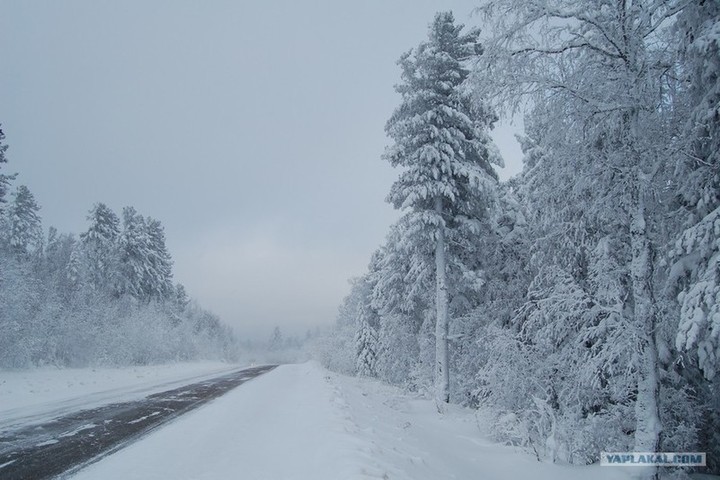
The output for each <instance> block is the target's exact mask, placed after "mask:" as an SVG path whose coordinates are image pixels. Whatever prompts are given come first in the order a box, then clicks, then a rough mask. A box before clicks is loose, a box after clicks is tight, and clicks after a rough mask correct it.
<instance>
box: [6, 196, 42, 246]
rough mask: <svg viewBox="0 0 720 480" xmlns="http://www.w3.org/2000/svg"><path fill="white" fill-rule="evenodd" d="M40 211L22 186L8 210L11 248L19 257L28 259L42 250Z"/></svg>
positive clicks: (33, 199) (32, 197)
mask: <svg viewBox="0 0 720 480" xmlns="http://www.w3.org/2000/svg"><path fill="white" fill-rule="evenodd" d="M39 211H40V206H39V205H38V204H37V202H36V201H35V197H34V196H33V194H32V193H31V192H30V190H29V189H28V188H27V187H26V186H25V185H20V186H19V187H18V188H17V191H16V192H15V194H14V198H13V201H12V204H11V205H10V208H9V209H8V224H9V243H10V248H11V249H12V251H13V252H14V253H15V254H16V255H18V256H19V257H27V256H28V255H30V254H32V253H34V252H37V251H38V250H39V249H41V248H42V243H43V232H42V225H41V223H40V215H39V214H38V212H39Z"/></svg>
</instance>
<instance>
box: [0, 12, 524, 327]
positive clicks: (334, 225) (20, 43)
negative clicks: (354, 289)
mask: <svg viewBox="0 0 720 480" xmlns="http://www.w3.org/2000/svg"><path fill="white" fill-rule="evenodd" d="M476 3H477V2H474V1H467V0H465V1H461V0H457V1H420V0H402V1H400V0H373V1H355V2H345V1H338V0H325V1H301V0H282V1H273V0H267V1H266V0H263V1H235V0H232V1H231V0H228V1H220V0H212V1H192V2H190V1H178V0H168V1H158V0H143V1H128V0H123V1H121V2H120V1H109V0H108V1H102V0H87V1H32V0H29V1H19V0H0V45H1V46H2V47H1V48H0V123H2V125H3V130H4V131H5V134H6V143H8V144H9V145H10V150H9V151H8V152H7V153H8V158H9V164H8V165H7V167H6V171H8V172H18V173H19V176H18V179H17V181H16V183H18V184H26V185H28V187H29V188H30V190H31V191H32V192H33V193H34V194H35V196H36V198H37V200H38V202H39V203H40V205H41V207H42V210H41V215H42V217H43V223H44V225H45V227H46V228H47V227H48V226H51V225H52V226H55V227H57V228H58V229H59V230H60V231H62V232H75V233H78V232H81V231H83V230H84V229H85V228H86V218H85V217H86V215H87V211H88V210H89V209H90V207H91V206H92V205H93V203H95V202H98V201H102V202H105V203H107V204H108V205H109V206H110V207H111V208H113V209H114V210H115V211H116V212H117V213H120V211H121V209H122V207H124V206H126V205H132V206H134V207H135V208H136V209H137V210H138V211H139V212H140V213H142V214H143V215H146V216H151V217H154V218H157V219H159V220H160V221H161V222H162V223H163V225H164V226H165V230H166V234H167V238H168V247H169V249H170V252H171V254H172V256H173V258H174V261H175V280H176V281H178V282H181V283H183V284H184V285H185V286H186V287H187V289H188V291H189V293H190V294H191V296H193V297H194V298H196V299H197V300H198V301H199V302H200V303H201V304H202V305H203V306H204V307H206V308H208V309H210V310H212V311H214V312H216V313H217V314H219V315H220V316H221V317H222V318H223V320H224V321H225V322H227V323H228V324H230V325H233V326H235V327H236V328H237V329H238V331H239V332H240V333H241V334H246V335H249V336H252V337H255V338H267V337H268V336H269V334H270V331H271V330H272V328H273V327H274V326H275V325H279V326H280V327H281V328H282V329H283V330H284V331H286V332H287V333H301V332H303V331H304V330H305V329H307V328H308V327H310V326H313V325H320V324H327V323H329V322H332V321H333V320H334V317H335V314H336V312H337V307H338V304H339V303H340V301H341V300H342V297H343V296H344V295H345V294H347V292H348V290H349V287H348V283H347V280H348V278H350V277H352V276H357V275H360V274H362V273H363V272H364V271H365V267H366V265H367V263H368V260H369V258H370V254H371V253H372V251H373V250H375V249H376V248H377V247H378V246H379V245H380V244H381V243H382V241H383V239H384V237H385V234H386V232H387V229H388V226H389V225H390V224H391V223H392V222H393V221H394V219H395V218H397V213H396V212H394V211H393V210H392V208H391V207H390V206H389V205H388V204H386V203H385V202H384V198H385V196H386V194H387V192H388V190H389V188H390V185H391V183H392V181H393V179H394V178H395V176H396V175H397V173H398V172H395V171H393V170H392V169H391V168H390V166H389V165H387V164H386V162H384V161H383V160H382V159H381V154H382V151H383V148H384V147H385V145H387V144H388V140H387V139H386V137H385V134H384V130H383V128H384V125H385V122H386V121H387V119H388V117H389V116H390V113H391V112H392V110H393V109H394V108H395V107H396V106H397V105H398V103H399V97H398V95H397V94H396V93H395V92H394V90H393V85H394V84H395V83H397V82H398V81H399V76H400V75H399V73H400V72H399V68H398V66H397V65H396V63H395V62H396V60H397V59H398V57H399V56H400V55H401V54H402V53H403V52H404V51H406V50H408V49H410V48H412V47H414V46H415V45H417V44H418V43H419V42H420V41H422V40H423V39H425V38H426V36H427V25H428V23H429V22H430V21H431V20H432V17H433V15H434V13H435V12H436V11H438V10H448V9H450V10H453V11H454V13H455V16H456V19H458V21H460V22H462V23H465V24H466V25H476V24H477V22H478V20H477V19H476V18H474V17H470V12H471V11H472V9H473V7H474V6H475V5H476ZM512 131H513V127H503V128H501V129H499V131H498V132H497V135H496V136H497V140H498V145H499V147H500V149H501V151H502V152H503V154H504V155H505V157H506V163H507V164H508V168H507V169H506V171H504V172H501V176H502V177H503V178H507V177H508V176H509V175H510V174H514V173H515V172H517V171H518V169H519V168H520V167H519V165H520V152H519V148H518V146H517V144H516V143H515V142H514V140H513V139H512V135H511V133H512Z"/></svg>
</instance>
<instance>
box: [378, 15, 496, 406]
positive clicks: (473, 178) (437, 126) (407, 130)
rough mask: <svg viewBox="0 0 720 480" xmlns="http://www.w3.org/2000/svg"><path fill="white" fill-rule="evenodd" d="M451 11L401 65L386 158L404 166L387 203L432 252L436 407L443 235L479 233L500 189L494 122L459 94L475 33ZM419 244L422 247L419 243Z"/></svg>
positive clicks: (444, 387) (445, 316)
mask: <svg viewBox="0 0 720 480" xmlns="http://www.w3.org/2000/svg"><path fill="white" fill-rule="evenodd" d="M462 29H463V26H462V25H456V24H455V19H454V17H453V15H452V13H450V12H443V13H438V14H437V15H436V16H435V19H434V21H433V22H432V24H431V25H430V29H429V39H428V41H426V42H423V43H421V44H420V45H419V46H418V47H417V48H416V49H414V50H411V51H410V52H408V53H406V54H404V55H403V56H402V57H401V58H400V61H399V65H400V67H401V68H402V83H401V84H400V85H398V86H397V87H396V90H397V91H398V93H400V94H401V96H402V103H401V105H400V107H399V108H398V109H397V110H396V111H395V112H394V113H393V115H392V116H391V118H390V120H389V121H388V123H387V126H386V132H387V134H388V135H389V136H390V138H392V139H393V140H394V144H393V145H392V146H391V147H389V148H388V149H387V151H386V153H385V158H386V159H387V160H388V161H389V162H390V164H391V165H392V166H394V167H402V168H403V171H402V173H401V174H400V178H399V179H398V180H397V181H396V182H395V183H394V184H393V186H392V189H391V191H390V194H389V196H388V201H389V202H390V203H392V204H393V206H395V208H397V209H401V210H405V211H407V212H408V215H409V216H410V217H411V218H412V220H411V221H410V224H411V225H412V226H413V228H412V229H410V230H408V231H406V232H405V234H406V235H407V236H412V237H416V241H415V242H414V243H416V244H420V243H423V242H425V243H428V242H429V243H430V244H432V245H433V246H434V249H433V250H434V255H433V256H434V263H435V284H436V285H435V309H436V319H435V390H436V391H435V394H436V402H437V404H438V408H439V409H441V408H442V404H444V403H447V402H449V400H450V389H449V356H448V328H449V321H450V319H449V311H448V305H449V286H448V281H447V279H448V265H449V262H448V245H447V239H448V236H452V235H453V234H454V233H455V232H456V231H459V230H463V229H468V230H470V231H477V228H478V217H481V216H482V213H483V211H484V209H485V208H486V206H487V202H488V200H489V199H490V198H491V197H492V195H491V194H490V192H491V191H492V190H493V189H494V186H495V184H496V182H497V175H496V174H495V172H494V170H493V168H492V166H491V163H492V162H493V161H496V162H497V163H501V162H500V161H499V157H498V156H497V155H494V154H493V152H495V150H494V148H493V147H492V144H491V141H490V139H489V137H488V134H487V129H488V128H490V127H491V125H492V123H493V122H494V120H495V117H494V115H492V114H491V113H490V112H489V111H487V110H486V109H483V108H478V107H477V105H475V104H474V103H473V102H472V101H471V98H470V97H469V95H467V94H466V93H465V91H464V90H463V88H462V87H463V83H464V81H465V80H466V78H467V77H468V70H467V68H466V67H465V66H464V62H465V61H466V60H468V59H469V58H472V57H473V56H475V55H476V54H477V53H479V51H480V50H479V46H478V36H479V32H478V31H470V32H467V33H462ZM418 237H420V238H422V240H417V238H418Z"/></svg>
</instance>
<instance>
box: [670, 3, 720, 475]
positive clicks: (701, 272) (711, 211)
mask: <svg viewBox="0 0 720 480" xmlns="http://www.w3.org/2000/svg"><path fill="white" fill-rule="evenodd" d="M676 33H677V35H678V37H679V38H678V45H679V46H680V54H681V55H680V64H681V68H680V72H682V73H683V74H684V76H683V80H685V85H686V88H685V90H684V92H683V95H682V99H681V100H682V102H681V105H683V106H687V108H688V114H687V122H686V123H685V125H684V127H685V128H684V132H683V135H682V139H683V141H682V144H681V146H680V150H681V153H680V155H678V157H677V166H676V179H677V182H676V186H677V200H678V202H677V203H678V214H677V215H676V217H677V218H680V219H682V221H683V223H682V225H681V228H680V229H679V231H678V234H677V238H676V240H675V242H674V248H672V250H671V252H670V256H671V259H672V260H673V261H674V264H673V269H672V274H671V275H670V276H669V278H668V287H669V288H668V289H667V293H669V294H670V295H669V296H671V297H675V296H677V299H678V301H679V307H680V311H679V324H678V329H677V334H676V338H675V345H676V347H677V349H678V350H679V351H681V352H687V353H686V358H685V362H684V365H685V366H686V371H685V372H684V373H685V375H686V376H687V371H690V370H692V369H693V368H695V367H697V368H699V369H700V371H701V372H702V374H703V376H704V377H705V379H707V381H706V382H703V381H702V380H700V379H698V378H694V377H690V381H691V382H692V381H693V380H694V382H693V384H692V385H691V387H690V388H692V389H693V391H694V395H693V396H694V398H697V400H698V401H697V405H698V406H699V407H700V408H697V410H698V411H700V412H702V414H703V418H702V422H700V438H701V440H700V441H701V444H700V448H699V450H701V451H706V452H708V467H709V469H710V471H714V472H718V471H720V408H719V401H718V399H719V398H720V386H719V382H718V381H717V379H718V373H719V372H720V306H719V305H720V3H718V2H713V1H696V2H689V4H688V5H687V6H686V7H685V9H684V10H683V12H681V13H680V15H679V16H678V22H677V26H676Z"/></svg>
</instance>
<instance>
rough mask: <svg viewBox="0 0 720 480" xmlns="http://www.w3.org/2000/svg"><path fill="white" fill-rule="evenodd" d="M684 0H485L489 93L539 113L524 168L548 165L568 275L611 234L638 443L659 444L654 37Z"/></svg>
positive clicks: (664, 116) (664, 79) (665, 97)
mask: <svg viewBox="0 0 720 480" xmlns="http://www.w3.org/2000/svg"><path fill="white" fill-rule="evenodd" d="M685 4H686V2H680V1H677V2H674V1H659V0H658V1H656V0H636V1H633V0H618V1H605V0H590V1H584V2H575V1H568V0H530V1H527V2H523V3H522V4H518V3H517V2H512V1H508V0H499V1H492V2H488V3H487V4H486V6H485V7H484V9H485V12H486V13H488V15H489V16H490V17H492V19H493V21H494V24H495V32H494V41H493V42H492V44H491V47H490V51H491V55H488V56H487V57H486V58H487V59H488V63H487V64H484V66H485V67H487V68H489V69H491V70H492V72H493V74H494V77H493V78H494V81H495V82H496V89H495V92H496V93H497V94H498V97H499V98H501V99H502V100H505V101H506V102H508V103H510V104H511V105H514V106H518V104H519V101H518V99H523V98H524V99H525V100H527V101H529V102H530V103H531V104H533V105H534V108H535V112H536V114H537V115H538V116H539V117H542V118H543V120H542V122H541V123H542V124H543V128H542V136H543V137H544V138H543V140H542V141H541V142H540V145H542V147H544V148H545V150H546V151H545V152H544V154H545V158H544V159H543V161H542V162H540V164H539V165H536V166H535V167H534V169H535V170H536V171H537V170H540V169H548V168H550V169H552V170H554V171H555V172H557V174H558V175H556V176H555V177H554V178H548V176H547V175H544V174H543V173H542V172H540V174H539V175H536V174H535V176H536V177H539V178H544V179H545V180H549V182H546V181H545V180H541V181H540V182H539V184H540V188H541V189H543V190H544V191H545V192H548V193H545V194H543V197H544V198H546V199H547V201H548V204H547V206H548V207H549V210H550V211H551V212H555V215H556V217H555V220H556V221H561V222H564V224H565V225H567V229H566V230H565V232H562V237H564V240H562V243H563V244H565V245H567V246H569V247H570V250H571V251H572V250H574V253H575V255H576V257H577V260H578V261H577V262H576V263H575V264H574V265H572V264H569V263H567V262H565V264H566V265H567V267H568V268H570V269H571V270H570V273H572V274H573V275H579V276H582V275H585V274H583V273H582V269H584V268H587V267H588V263H587V259H588V258H589V253H590V252H592V251H593V250H596V249H597V245H598V242H599V241H600V240H601V239H602V238H604V237H607V236H608V235H609V237H607V238H606V240H604V241H611V242H612V243H613V244H615V245H618V246H619V247H620V249H619V250H617V251H616V253H617V254H619V256H618V255H614V256H615V259H616V260H617V261H618V262H619V264H620V267H621V268H620V270H619V271H618V273H620V276H619V277H618V280H620V283H619V284H620V285H622V286H623V288H624V290H625V291H624V293H623V295H622V296H621V297H620V298H625V301H624V302H623V305H622V306H621V309H620V312H621V314H622V317H621V318H623V319H624V320H623V322H625V323H627V325H624V323H623V322H620V323H618V324H617V325H618V327H620V326H621V325H622V326H623V328H625V327H627V328H628V332H629V334H628V335H625V336H623V337H621V338H624V339H625V341H627V342H628V343H627V348H628V349H629V351H633V352H636V354H635V355H634V357H633V359H632V362H631V365H632V366H633V369H632V372H633V373H634V375H635V380H636V382H635V385H636V388H637V396H636V399H635V419H636V426H635V435H634V438H635V447H634V448H635V449H637V450H639V451H657V449H658V447H659V442H660V433H661V430H662V426H661V423H660V418H659V405H658V391H659V365H658V361H659V360H658V339H657V338H656V334H657V331H658V330H657V328H656V327H657V321H658V312H657V305H656V301H655V289H654V281H655V279H654V267H655V264H654V260H653V259H654V257H653V252H654V251H655V250H656V247H657V238H658V236H659V235H658V225H659V222H660V220H659V219H660V218H661V215H660V212H661V210H662V208H663V207H661V206H660V204H659V203H658V201H657V200H658V197H659V195H658V191H660V190H661V189H662V187H663V186H664V182H663V175H667V170H668V166H669V165H670V164H671V158H670V156H669V155H670V152H672V151H673V145H672V143H671V141H672V139H673V138H676V136H675V135H674V134H675V133H676V131H675V130H674V127H675V125H674V124H673V123H672V122H671V121H670V120H672V114H671V113H670V112H671V110H672V108H671V107H672V105H671V102H672V93H673V92H672V91H671V90H670V89H669V88H668V87H667V86H668V85H672V84H673V83H674V81H673V79H672V75H671V73H670V72H671V71H672V66H673V64H672V61H673V59H672V55H671V53H670V52H669V50H668V48H667V42H665V41H663V39H664V38H666V37H667V35H668V31H669V29H670V27H671V26H672V19H673V18H674V16H675V15H677V13H678V12H679V11H680V10H681V9H682V8H683V7H684V5H685ZM479 75H481V76H485V75H487V72H486V71H485V69H480V70H479ZM483 91H484V90H483ZM562 165H564V167H563V168H559V166H562ZM552 184H555V188H554V189H553V190H554V191H553V192H552V193H549V191H550V189H552V187H551V185H552ZM543 215H544V216H545V218H546V219H550V217H548V215H547V214H543ZM556 231H558V232H561V230H556ZM572 232H574V234H573V235H572V236H568V235H567V233H572ZM573 236H574V240H573ZM546 238H547V237H546ZM558 238H559V237H558ZM568 240H570V241H568ZM573 268H575V269H578V270H577V271H572V269H573ZM616 271H617V270H616ZM623 272H624V273H623ZM606 346H607V348H608V349H609V348H610V346H611V345H610V344H609V343H606ZM601 351H603V350H601ZM606 351H607V350H606ZM653 474H654V473H653Z"/></svg>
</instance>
